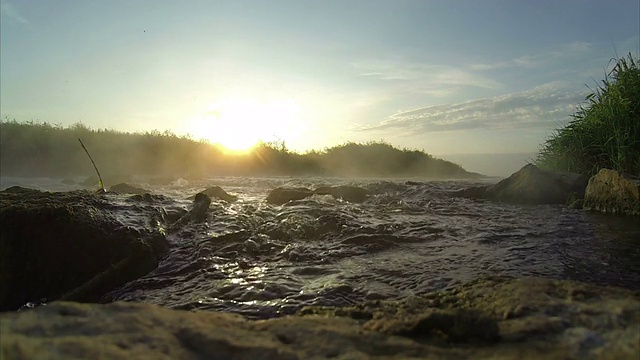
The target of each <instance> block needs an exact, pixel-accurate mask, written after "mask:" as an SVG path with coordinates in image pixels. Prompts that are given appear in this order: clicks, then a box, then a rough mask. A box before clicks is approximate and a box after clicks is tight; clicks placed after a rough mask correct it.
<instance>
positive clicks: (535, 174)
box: [483, 164, 587, 204]
mask: <svg viewBox="0 0 640 360" xmlns="http://www.w3.org/2000/svg"><path fill="white" fill-rule="evenodd" d="M586 185H587V178H586V177H585V176H584V175H580V174H576V173H569V172H553V171H548V170H542V169H539V168H538V167H537V166H535V165H533V164H528V165H526V166H524V167H523V168H522V169H520V170H518V171H517V172H515V173H514V174H513V175H511V176H510V177H508V178H507V179H504V180H502V181H500V182H499V183H497V184H495V185H492V186H489V187H487V189H486V191H485V192H484V194H483V197H484V198H486V199H490V200H493V201H500V202H506V203H514V204H565V203H566V202H567V197H568V196H569V194H570V193H572V192H575V193H577V194H579V195H580V196H583V195H584V191H585V188H586Z"/></svg>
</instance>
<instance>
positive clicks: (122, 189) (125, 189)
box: [109, 183, 149, 195]
mask: <svg viewBox="0 0 640 360" xmlns="http://www.w3.org/2000/svg"><path fill="white" fill-rule="evenodd" d="M109 191H113V192H117V193H120V194H136V195H142V194H144V193H148V192H149V191H148V190H145V189H143V188H139V187H137V186H133V185H129V184H127V183H120V184H116V185H113V186H112V187H110V188H109Z"/></svg>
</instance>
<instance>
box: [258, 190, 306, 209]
mask: <svg viewBox="0 0 640 360" xmlns="http://www.w3.org/2000/svg"><path fill="white" fill-rule="evenodd" d="M312 195H313V191H311V190H310V189H307V188H304V187H299V188H276V189H273V190H271V192H270V193H269V195H267V202H268V203H269V204H275V205H282V204H284V203H287V202H289V201H294V200H302V199H305V198H307V197H309V196H312Z"/></svg>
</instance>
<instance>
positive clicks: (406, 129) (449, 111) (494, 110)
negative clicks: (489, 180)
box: [354, 82, 586, 136]
mask: <svg viewBox="0 0 640 360" xmlns="http://www.w3.org/2000/svg"><path fill="white" fill-rule="evenodd" d="M585 95H586V92H576V91H573V92H571V91H567V84H566V83H564V82H552V83H547V84H544V85H541V86H537V87H534V88H532V89H529V90H527V91H524V92H519V93H513V94H507V95H501V96H495V97H491V98H485V99H477V100H472V101H467V102H462V103H457V104H445V105H435V106H428V107H424V108H418V109H413V110H408V111H401V112H398V113H396V114H394V115H392V116H390V117H389V118H387V119H386V120H384V121H382V122H380V123H378V124H374V125H367V126H358V127H357V128H355V129H354V130H356V131H366V132H389V131H393V132H395V133H396V134H398V135H400V134H402V135H404V136H415V135H421V134H425V133H431V132H439V131H460V130H471V129H478V130H506V129H536V128H538V129H539V128H549V127H553V126H555V125H557V124H558V123H560V122H562V121H563V120H566V118H567V117H568V115H569V114H571V113H573V112H574V111H575V106H576V105H577V104H578V103H580V102H581V101H582V100H584V97H585Z"/></svg>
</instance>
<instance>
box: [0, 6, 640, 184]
mask: <svg viewBox="0 0 640 360" xmlns="http://www.w3.org/2000/svg"><path fill="white" fill-rule="evenodd" d="M0 25H1V29H0V30H1V32H0V34H1V43H0V44H1V52H0V79H1V84H0V85H1V88H0V113H1V116H2V118H3V119H16V120H18V121H26V120H39V121H46V122H49V123H52V124H61V125H63V126H67V125H71V124H74V123H79V122H80V123H83V124H85V125H87V126H89V127H92V128H100V129H103V128H106V129H113V130H119V131H126V132H136V131H142V132H144V131H151V130H159V131H164V130H170V131H172V132H174V133H176V134H179V135H183V134H188V135H190V136H191V137H193V138H195V139H208V140H210V141H213V142H219V143H222V144H223V145H225V146H227V147H229V148H236V149H242V148H245V147H248V146H250V145H252V144H253V143H255V141H257V140H263V141H284V142H285V143H286V145H287V147H288V148H289V149H291V150H295V151H300V152H303V151H307V150H311V149H323V148H325V147H330V146H334V145H337V144H342V143H344V142H347V141H356V142H364V141H372V140H373V141H379V140H383V141H386V142H388V143H390V144H392V145H394V146H397V147H400V148H410V149H418V150H424V151H426V152H428V153H430V154H434V155H437V156H441V157H444V158H447V156H451V158H455V159H457V160H458V162H459V163H462V165H463V166H465V161H467V164H466V165H470V164H468V162H469V161H470V160H468V157H467V158H465V156H468V155H473V156H476V155H477V154H506V153H508V154H527V155H526V156H532V155H531V154H534V153H535V152H536V151H537V150H538V148H539V145H540V144H541V143H542V142H543V141H544V139H545V138H547V137H548V136H549V135H551V134H553V131H554V129H555V128H558V127H559V126H562V125H563V124H565V123H566V122H567V121H568V120H569V119H570V117H569V116H570V114H571V113H573V112H574V111H575V107H576V105H578V104H580V103H581V101H583V100H584V97H585V96H586V95H587V93H588V91H589V87H591V88H593V87H595V86H596V85H597V83H598V82H599V81H601V80H602V79H603V78H604V74H605V71H606V69H607V68H610V67H611V61H610V60H611V58H613V57H615V56H619V57H620V56H625V55H626V54H628V53H629V52H631V53H632V54H634V55H636V56H637V55H638V54H639V52H640V0H563V1H555V0H537V1H529V0H521V1H518V0H508V1H507V0H483V1H476V0H469V1H463V0H442V1H436V0H433V1H429V0H420V1H419V0H415V1H413V0H393V1H391V0H389V1H387V0H384V1H381V0H366V1H365V0H325V1H319V0H318V1H311V0H277V1H248V0H246V1H244V0H243V1H231V0H229V1H222V0H207V1H197V0H195V1H188V2H186V1H185V2H181V1H163V0H155V1H150V0H149V1H138V0H129V1H119V0H112V1H91V0H86V1H68V0H59V1H48V0H42V1H39V0H23V1H17V0H13V1H5V0H2V1H1V22H0ZM521 157H522V156H521ZM464 159H467V160H464ZM496 161H498V160H496ZM499 161H503V160H499ZM467 167H469V166H467ZM471 168H472V169H471V170H476V171H481V169H473V166H472V165H471ZM496 171H497V170H496Z"/></svg>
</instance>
